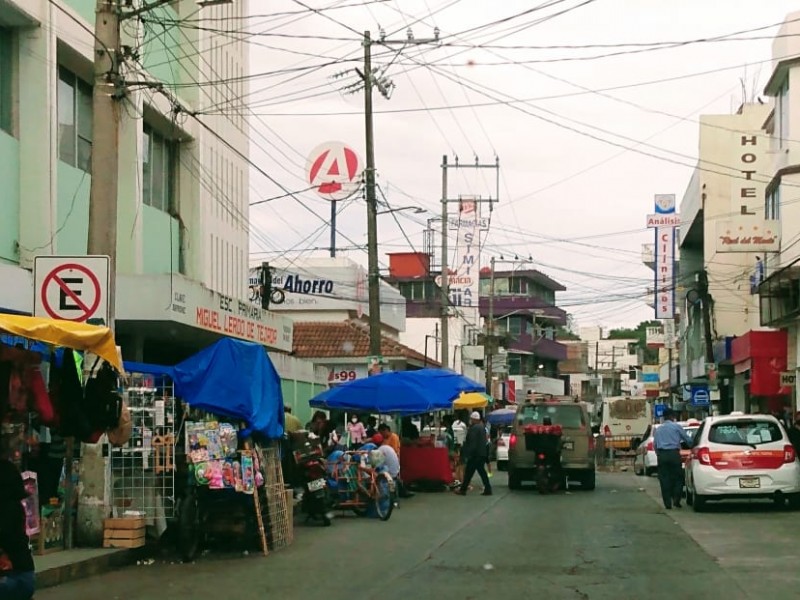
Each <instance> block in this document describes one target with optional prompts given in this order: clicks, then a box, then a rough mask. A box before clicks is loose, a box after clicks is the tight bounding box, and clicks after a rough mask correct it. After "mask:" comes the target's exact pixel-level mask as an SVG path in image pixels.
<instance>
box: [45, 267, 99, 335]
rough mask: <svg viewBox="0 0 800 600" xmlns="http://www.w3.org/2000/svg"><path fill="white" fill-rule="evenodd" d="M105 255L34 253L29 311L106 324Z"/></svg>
mask: <svg viewBox="0 0 800 600" xmlns="http://www.w3.org/2000/svg"><path fill="white" fill-rule="evenodd" d="M109 263H110V259H109V257H108V256H37V257H36V258H35V260H34V263H33V295H34V297H33V315H34V316H35V317H45V318H49V319H59V320H62V321H75V322H78V323H89V324H91V325H108V323H109V321H110V314H109V305H108V288H109V281H108V278H109Z"/></svg>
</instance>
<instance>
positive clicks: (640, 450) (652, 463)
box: [633, 419, 700, 477]
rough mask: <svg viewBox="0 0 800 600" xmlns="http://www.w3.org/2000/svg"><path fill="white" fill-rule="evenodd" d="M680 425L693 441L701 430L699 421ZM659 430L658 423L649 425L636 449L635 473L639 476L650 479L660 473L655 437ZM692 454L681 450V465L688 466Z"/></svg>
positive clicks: (634, 459)
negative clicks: (657, 472) (687, 462)
mask: <svg viewBox="0 0 800 600" xmlns="http://www.w3.org/2000/svg"><path fill="white" fill-rule="evenodd" d="M678 425H680V426H681V427H683V430H684V431H685V432H686V433H687V434H689V437H691V438H692V439H694V435H695V433H697V430H698V429H700V421H698V420H697V419H689V420H688V421H680V422H679V423H678ZM657 428H658V423H656V424H654V425H649V426H648V427H647V430H646V431H645V432H644V436H642V441H641V442H640V443H639V445H638V446H637V448H636V454H635V455H634V457H633V472H634V473H636V474H637V475H646V476H648V477H649V476H650V475H653V474H654V473H655V472H656V471H658V456H656V450H655V442H654V436H655V432H656V429H657ZM637 441H638V440H637ZM690 453H691V451H690V450H689V449H682V450H681V463H683V466H684V467H685V466H686V461H687V460H689V454H690Z"/></svg>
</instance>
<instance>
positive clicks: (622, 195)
mask: <svg viewBox="0 0 800 600" xmlns="http://www.w3.org/2000/svg"><path fill="white" fill-rule="evenodd" d="M354 5H356V6H354ZM304 6H305V7H313V8H315V9H319V12H313V13H312V12H310V11H308V10H306V8H304ZM537 6H541V8H539V9H538V10H535V11H533V12H529V13H528V14H526V15H522V16H515V15H519V14H520V13H522V12H523V11H527V10H532V9H534V8H536V7H537ZM250 7H251V12H252V15H253V16H252V18H250V19H248V20H247V23H248V25H247V28H248V31H251V32H259V35H257V36H252V37H250V38H249V40H248V41H249V42H251V46H250V47H251V49H252V50H251V72H252V73H253V74H254V77H253V79H252V82H251V94H250V96H249V98H248V100H249V102H246V103H245V104H246V106H244V107H242V103H241V102H239V101H234V102H232V103H231V104H230V105H228V106H226V107H225V109H226V110H245V111H246V112H247V113H248V114H250V115H251V120H252V128H253V131H254V137H253V142H252V148H251V158H252V159H253V160H254V161H255V162H256V163H257V164H258V165H259V166H260V167H262V168H263V169H264V170H265V171H266V172H268V173H269V174H270V176H271V177H272V178H273V179H274V180H275V181H277V185H276V183H273V182H271V181H269V180H268V179H267V178H266V177H264V176H263V175H261V174H258V173H256V172H253V173H252V175H251V196H252V198H251V202H255V201H258V200H263V199H266V198H272V197H275V196H279V195H282V194H284V193H285V192H286V191H287V190H288V191H292V192H295V191H300V190H306V189H307V188H308V187H309V184H308V179H307V173H306V160H307V158H308V155H309V153H310V152H311V150H312V149H313V148H314V147H315V146H317V145H318V144H320V143H321V142H325V141H329V140H336V141H340V142H344V143H346V144H349V145H352V146H353V148H354V149H356V151H357V152H358V153H359V154H360V155H361V157H362V159H363V157H364V147H365V146H364V117H363V94H361V93H356V94H350V95H348V94H345V93H343V92H342V91H341V90H342V89H343V88H344V87H345V86H347V85H349V84H352V83H354V82H356V81H357V75H356V74H355V72H354V69H355V68H356V67H359V66H360V65H361V60H362V58H363V49H362V47H361V45H360V40H359V38H358V36H357V35H356V32H363V31H364V30H367V29H368V30H371V31H372V35H373V37H374V38H377V37H378V35H379V29H380V28H383V29H384V30H385V32H386V34H387V39H390V40H403V39H405V38H406V35H407V34H406V30H407V28H408V26H409V25H411V29H412V30H413V35H414V37H415V38H416V39H418V40H421V39H425V38H432V37H433V35H434V28H435V27H438V28H439V30H440V39H441V41H442V42H443V44H442V45H441V46H437V45H434V44H421V45H413V46H412V45H407V46H405V47H404V46H402V45H401V46H394V47H393V48H394V50H392V49H388V48H386V47H384V46H380V45H376V46H374V47H373V53H374V55H375V59H374V66H376V67H380V68H385V69H386V70H385V73H386V76H387V77H388V78H390V79H391V80H392V81H393V83H394V84H395V86H396V87H395V89H394V90H393V94H392V96H391V99H390V100H385V99H384V98H383V97H381V95H380V94H378V93H375V97H374V98H375V99H374V104H375V111H376V114H375V156H376V167H377V171H378V176H379V179H378V181H379V184H380V186H381V189H382V190H383V191H384V192H385V193H386V197H387V200H388V202H389V204H390V206H392V207H402V206H408V205H414V206H419V207H421V208H423V209H425V210H426V213H424V214H412V213H410V212H407V211H406V212H399V213H395V216H396V217H397V220H398V222H399V225H400V226H401V227H400V226H398V223H397V222H395V219H394V218H393V216H392V215H391V214H385V215H381V216H379V217H378V219H379V240H380V242H381V243H380V253H381V262H382V264H383V265H384V266H385V265H386V264H387V263H388V259H387V258H386V256H385V254H386V253H387V252H397V251H408V250H422V239H423V238H422V231H423V229H424V228H425V223H426V220H427V219H428V218H431V217H434V216H436V215H438V214H439V212H440V204H439V199H440V197H441V170H440V168H439V165H440V164H441V159H442V155H444V154H447V155H449V156H450V160H451V161H452V160H453V159H454V157H455V156H456V155H457V156H458V157H459V160H460V161H461V162H473V161H474V160H475V157H476V156H477V157H478V159H479V160H480V161H481V162H493V161H494V160H495V156H497V157H499V160H500V167H501V168H500V176H501V184H500V199H499V200H500V201H499V203H498V204H497V206H496V207H495V211H494V213H493V214H492V220H491V230H490V232H489V234H488V237H487V239H486V240H485V241H484V250H483V254H482V262H484V263H488V261H489V259H490V257H491V256H496V257H499V256H500V255H501V254H502V255H504V256H505V257H509V256H513V255H514V254H517V255H518V256H520V257H526V258H527V257H528V256H530V257H531V258H532V265H533V266H534V267H535V268H537V269H540V270H542V271H543V272H545V273H547V274H548V275H549V276H551V277H553V278H554V279H556V280H557V281H560V282H561V283H563V284H564V285H565V286H566V287H567V288H568V291H566V292H563V293H561V294H559V303H560V304H561V305H562V306H564V308H565V309H566V310H567V311H568V312H570V313H572V314H573V315H574V317H575V320H576V321H577V323H578V324H579V325H591V324H601V325H604V326H607V327H613V326H619V325H635V324H636V323H638V322H639V321H641V320H643V319H648V318H651V317H652V314H653V311H652V309H651V308H649V307H648V306H646V305H645V303H644V301H643V300H644V290H645V288H646V287H648V286H651V285H652V271H650V270H648V269H647V267H645V266H644V265H643V264H642V262H641V246H642V244H643V243H647V242H650V241H652V236H653V234H652V231H650V232H648V231H647V230H646V229H645V227H644V220H645V215H646V214H647V213H648V212H650V211H652V205H653V195H654V194H658V193H675V194H677V196H678V201H680V198H681V197H682V194H683V192H684V190H685V188H686V185H687V183H688V181H689V177H690V175H691V171H692V167H693V165H694V164H695V162H696V158H697V143H698V126H697V118H698V116H699V115H700V114H711V113H722V114H727V113H731V112H734V111H735V110H736V109H737V108H738V106H739V104H740V103H741V102H742V99H743V91H742V87H743V84H742V81H744V88H745V90H746V95H747V96H748V98H750V99H752V98H753V92H755V95H756V96H757V95H758V94H759V93H760V92H761V91H762V90H763V84H764V82H765V81H766V79H767V77H768V76H769V73H770V58H771V40H770V38H771V36H772V35H774V33H775V32H776V31H777V27H765V26H771V25H773V24H776V23H779V22H780V21H782V20H783V19H784V17H785V16H786V15H787V14H788V13H789V12H790V11H791V10H792V9H796V8H797V3H796V1H792V0H768V1H764V0H646V1H643V0H588V1H587V0H547V1H546V0H537V1H536V2H532V1H531V0H527V1H522V0H503V1H502V2H500V1H496V2H486V1H485V0H460V1H459V0H386V1H373V2H356V1H355V0H339V1H335V0H301V1H297V0H271V1H270V2H268V3H267V2H261V1H252V0H251V2H250ZM266 7H268V8H266ZM563 11H566V12H565V13H564V14H560V15H559V14H558V13H560V12H563ZM279 13H293V14H279ZM257 15H260V16H257ZM506 17H508V20H506V21H504V22H502V23H500V22H498V21H501V20H503V19H505V18H506ZM757 28H759V29H758V30H757V31H753V30H755V29H757ZM738 32H742V33H739V34H738V35H735V36H734V37H736V38H739V39H735V40H726V41H719V42H703V43H693V44H687V45H682V46H678V47H674V46H673V47H657V48H655V49H654V47H653V46H652V45H649V44H653V43H654V42H681V41H685V40H694V39H698V38H713V37H716V36H728V37H730V36H731V35H732V34H736V33H738ZM741 38H748V39H741ZM623 44H629V45H623ZM633 44H636V45H633ZM641 44H644V45H641ZM478 45H481V46H482V47H481V48H476V47H475V46H478ZM592 45H596V46H598V45H599V46H601V47H590V48H586V47H585V46H592ZM487 46H491V47H487ZM534 46H538V47H540V48H533V47H534ZM542 46H545V47H550V48H541V47H542ZM553 46H565V47H563V48H552V47H553ZM576 46H584V47H583V48H576ZM606 46H612V47H606ZM398 51H399V52H398ZM609 55H610V56H609ZM332 62H336V64H333V65H327V66H322V65H325V64H326V63H332ZM312 67H317V68H312ZM337 74H341V75H342V76H341V77H334V75H337ZM691 75H694V76H691ZM659 80H671V81H661V82H659V83H655V82H657V81H659ZM623 86H625V87H623ZM609 88H619V89H613V90H609ZM604 90H605V91H604ZM387 111H394V112H387ZM332 113H336V114H332ZM575 130H577V131H575ZM579 132H581V133H579ZM645 153H646V154H645ZM649 155H655V156H657V157H658V158H655V157H653V156H649ZM450 182H451V184H450V188H451V189H450V194H449V195H450V196H451V197H457V196H458V195H459V194H463V195H467V194H473V195H479V196H482V197H487V196H489V195H492V196H494V195H495V192H494V179H493V172H492V171H481V172H480V174H479V175H478V174H476V172H472V173H470V172H466V171H463V172H452V173H451V177H450ZM297 199H298V200H299V201H298V200H295V199H293V198H291V197H285V198H280V199H276V200H273V201H271V202H267V203H263V204H260V205H258V206H253V207H252V208H251V221H252V228H253V235H252V236H251V252H252V253H253V254H252V255H251V259H253V260H256V259H257V260H261V259H263V258H267V259H268V258H270V257H273V256H276V255H277V254H278V251H281V252H283V251H285V250H286V249H290V248H291V249H293V251H292V252H291V253H290V254H289V256H292V257H295V258H297V257H304V256H309V255H326V254H327V251H326V250H324V249H320V250H312V249H313V248H325V247H327V246H328V244H329V230H328V228H327V226H326V225H325V222H327V220H328V217H329V211H330V207H329V204H328V203H327V202H326V201H324V200H322V199H320V198H319V197H317V196H315V195H314V193H313V192H309V191H301V192H300V193H298V194H297ZM301 203H302V205H301ZM340 206H341V207H342V212H341V213H340V218H339V224H340V234H339V238H338V245H339V246H340V247H341V248H344V249H345V250H343V251H341V252H340V253H341V254H342V255H346V256H350V257H352V258H353V259H354V260H356V261H358V262H360V263H363V264H366V253H365V251H364V250H363V249H358V248H354V246H356V247H362V246H363V245H364V244H365V243H366V210H365V207H364V203H363V201H362V200H361V199H360V197H359V198H356V199H354V200H352V201H345V202H343V203H340ZM454 209H455V208H454ZM312 213H316V215H315V214H312ZM405 236H407V237H408V239H409V240H410V242H411V244H409V241H407V240H406V237H405ZM610 300H614V301H610Z"/></svg>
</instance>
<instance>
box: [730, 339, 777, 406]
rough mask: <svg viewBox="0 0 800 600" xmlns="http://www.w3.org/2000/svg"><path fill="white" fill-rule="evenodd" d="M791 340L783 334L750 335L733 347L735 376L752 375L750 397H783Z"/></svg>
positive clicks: (735, 343)
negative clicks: (783, 381) (738, 374)
mask: <svg viewBox="0 0 800 600" xmlns="http://www.w3.org/2000/svg"><path fill="white" fill-rule="evenodd" d="M788 343H789V336H788V335H787V333H786V331H785V330H781V331H748V332H747V333H746V334H744V335H743V336H741V337H738V338H736V339H734V340H733V343H732V344H731V359H732V360H731V362H733V364H734V372H735V373H742V372H744V371H745V370H747V369H746V368H743V367H746V366H747V364H748V363H749V371H750V394H751V395H753V396H779V395H782V392H783V391H785V389H786V388H783V387H781V384H780V379H781V372H782V371H785V370H786V360H787V350H788Z"/></svg>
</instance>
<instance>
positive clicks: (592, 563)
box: [37, 473, 800, 600]
mask: <svg viewBox="0 0 800 600" xmlns="http://www.w3.org/2000/svg"><path fill="white" fill-rule="evenodd" d="M599 481H600V483H599V485H598V488H597V490H596V491H595V492H592V493H584V492H579V491H577V490H576V491H574V492H572V493H570V494H568V495H564V494H561V495H558V496H545V497H542V496H539V495H538V494H537V493H536V492H535V490H524V491H522V492H514V493H510V492H509V491H508V490H507V488H506V487H505V476H504V475H503V474H502V473H499V474H496V475H495V477H494V482H495V485H496V495H495V496H494V497H491V498H484V497H481V496H478V495H477V493H474V494H473V495H471V496H468V497H466V498H461V497H457V496H454V495H451V494H418V495H417V496H416V497H415V498H413V499H411V500H408V501H405V502H404V503H403V505H402V506H401V508H400V510H398V511H397V512H396V513H395V515H394V516H393V517H392V519H391V521H389V522H388V523H381V522H379V521H372V520H362V519H357V518H351V517H342V518H340V519H337V521H336V522H335V523H334V526H333V527H331V528H329V529H323V528H317V527H315V528H311V527H305V526H299V527H298V528H297V535H296V540H295V543H294V545H293V546H292V547H291V548H290V549H288V550H285V551H283V552H280V553H276V554H273V555H271V556H270V557H269V558H266V559H264V558H262V557H258V556H254V555H252V554H251V555H250V556H247V557H243V556H241V555H239V554H237V555H235V556H232V555H224V556H219V555H216V554H214V553H211V554H209V555H208V556H206V557H204V558H203V559H202V560H200V561H198V562H197V563H195V564H191V565H182V564H170V561H169V560H166V561H162V560H160V561H158V562H157V563H156V564H154V565H152V566H134V567H131V568H128V569H124V570H121V571H117V572H114V573H111V574H108V575H104V576H100V577H96V578H93V579H89V580H84V581H81V582H76V583H73V584H68V585H65V586H61V587H60V588H55V589H49V590H43V591H42V592H40V593H38V594H37V598H38V600H49V599H54V600H55V599H58V600H73V599H74V600H78V599H80V600H83V599H84V598H109V599H110V598H114V599H119V600H138V599H142V600H144V599H148V600H150V599H153V598H157V597H168V598H170V599H183V598H194V597H202V596H204V595H206V594H207V593H208V591H209V590H212V589H213V590H215V591H214V595H225V596H230V595H232V594H235V596H236V597H237V598H244V599H249V598H253V599H256V598H259V599H260V598H264V597H266V596H271V597H275V596H278V595H281V596H287V597H291V598H303V599H307V600H316V599H320V600H323V599H324V600H339V599H341V600H345V599H347V600H352V599H353V598H380V599H381V600H394V599H398V600H399V599H403V600H406V599H408V598H413V597H416V596H419V595H420V594H425V595H430V597H435V598H461V599H463V598H493V597H495V598H496V597H503V596H505V595H507V594H514V593H516V594H520V593H526V594H532V593H536V595H537V596H540V597H546V598H579V599H580V598H591V599H592V600H595V599H597V600H601V599H605V598H614V599H620V598H689V597H693V598H704V597H711V595H712V594H713V595H717V594H719V593H720V591H723V590H724V592H725V598H726V600H734V599H738V598H756V597H758V598H763V597H774V598H788V597H792V596H794V594H795V589H794V587H793V586H792V583H793V581H792V580H793V578H794V572H795V571H794V569H795V562H796V560H795V559H790V558H789V556H788V554H785V553H786V552H788V551H789V548H790V547H791V544H790V541H791V539H790V534H792V533H793V532H792V531H791V529H792V527H791V526H790V525H789V524H790V523H795V522H797V520H798V518H800V516H798V515H795V514H793V513H789V512H780V511H776V510H774V509H773V508H772V507H771V506H770V505H769V504H760V505H757V506H755V505H754V506H748V505H744V506H743V505H741V504H738V505H730V506H727V505H725V506H719V507H712V511H711V512H710V513H708V514H704V515H695V514H693V513H691V512H689V511H688V510H687V509H686V508H684V509H683V510H682V511H672V513H670V514H669V515H668V514H667V513H666V511H664V510H663V509H662V508H661V507H660V505H659V504H658V503H657V502H656V501H655V498H656V493H657V481H656V479H655V478H648V479H645V478H638V477H634V476H633V475H631V474H629V473H621V474H604V475H602V477H601V479H600V480H599ZM643 490H644V491H643ZM673 517H674V520H673ZM676 521H677V522H676ZM686 530H688V531H691V533H692V535H694V536H695V537H696V538H697V541H695V539H693V538H692V537H691V536H690V535H689V534H688V533H687V531H686ZM747 539H751V540H753V539H757V540H762V542H761V543H756V544H750V545H748V547H747V552H745V553H743V552H741V550H737V548H736V545H737V544H738V543H739V542H745V541H746V540H747ZM767 541H769V542H768V543H767ZM736 556H740V557H741V558H736ZM488 565H491V567H488ZM765 567H768V568H769V571H768V574H767V573H766V572H765V571H764V568H765Z"/></svg>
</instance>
